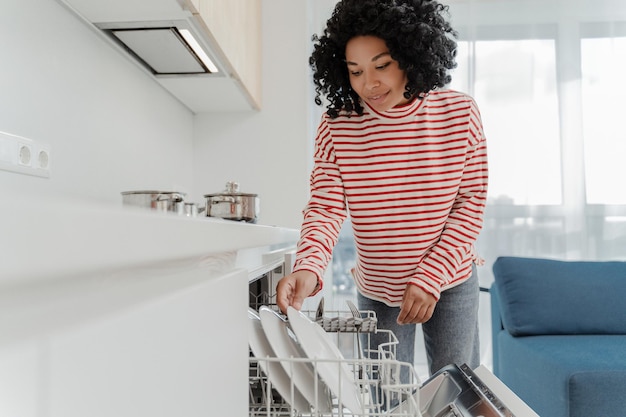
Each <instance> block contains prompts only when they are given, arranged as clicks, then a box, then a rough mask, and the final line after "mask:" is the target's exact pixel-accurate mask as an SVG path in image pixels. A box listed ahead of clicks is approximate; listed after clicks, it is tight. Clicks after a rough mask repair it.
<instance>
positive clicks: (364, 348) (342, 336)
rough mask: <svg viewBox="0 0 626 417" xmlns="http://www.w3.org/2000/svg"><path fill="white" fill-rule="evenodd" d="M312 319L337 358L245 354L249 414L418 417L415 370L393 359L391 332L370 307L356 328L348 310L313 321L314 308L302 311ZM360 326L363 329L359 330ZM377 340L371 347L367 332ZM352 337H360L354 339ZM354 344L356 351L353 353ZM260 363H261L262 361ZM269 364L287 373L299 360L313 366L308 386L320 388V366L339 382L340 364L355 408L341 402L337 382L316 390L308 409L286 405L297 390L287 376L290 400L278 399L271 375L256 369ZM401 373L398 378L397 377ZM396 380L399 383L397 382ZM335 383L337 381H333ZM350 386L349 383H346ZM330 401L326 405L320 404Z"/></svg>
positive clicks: (394, 341)
mask: <svg viewBox="0 0 626 417" xmlns="http://www.w3.org/2000/svg"><path fill="white" fill-rule="evenodd" d="M303 313H305V314H306V315H307V316H308V317H309V318H310V319H311V320H312V321H316V322H317V323H318V324H319V325H320V326H322V327H323V328H324V330H326V332H327V335H328V336H329V337H330V338H331V339H332V340H333V342H334V343H335V344H336V345H337V347H338V348H339V350H340V351H341V353H342V355H343V358H340V359H326V358H324V359H319V358H307V357H299V358H296V357H290V358H283V357H279V358H276V357H274V358H271V357H265V358H256V357H254V356H253V355H252V354H250V375H249V415H250V417H300V416H302V417H309V416H311V417H322V416H324V417H326V416H329V417H330V416H333V417H334V416H338V417H342V416H363V417H374V416H376V417H382V416H389V417H399V416H414V417H420V416H421V414H420V407H419V387H420V380H419V377H418V376H417V373H416V371H415V368H414V367H413V365H411V364H409V363H404V362H400V361H398V360H396V359H395V358H396V346H397V344H398V340H397V338H396V336H395V335H394V334H393V332H391V331H388V330H383V329H377V328H376V316H375V313H374V312H372V311H362V312H361V314H362V318H363V319H362V321H363V322H365V321H366V320H367V321H368V323H369V324H368V325H365V326H362V327H360V328H359V331H358V332H357V331H356V330H357V328H356V327H355V326H354V317H353V316H352V314H351V313H350V312H349V311H326V312H325V313H324V316H323V317H322V318H319V317H318V318H317V320H316V319H315V312H311V311H303ZM362 329H364V330H362ZM374 334H376V336H377V337H379V338H383V341H384V342H383V343H382V344H380V345H379V346H378V347H376V346H373V345H372V335H374ZM357 337H360V340H359V342H360V343H357ZM359 347H361V354H360V355H359ZM264 362H265V363H264ZM269 362H280V363H281V365H282V366H283V367H284V368H285V370H287V372H288V373H289V370H290V369H291V371H292V372H293V369H294V368H295V367H296V366H301V365H296V364H298V363H302V362H304V363H305V364H306V366H308V367H309V368H310V369H312V370H313V372H312V375H313V376H312V380H311V386H312V387H325V388H328V386H330V385H332V384H328V385H327V382H329V381H324V380H323V379H321V378H320V376H319V375H320V374H319V373H318V372H317V370H318V368H319V367H320V366H328V363H331V364H332V366H336V367H337V374H338V379H339V381H340V382H341V378H342V376H341V374H342V373H341V372H340V368H341V367H343V369H348V370H349V371H350V372H349V375H350V376H351V377H352V378H353V380H352V379H351V380H350V381H346V382H347V383H349V384H354V388H353V389H354V390H356V392H358V397H359V399H360V405H361V407H360V409H359V410H354V408H352V409H348V408H347V407H345V406H344V398H342V396H343V395H344V394H345V393H342V392H341V387H343V385H341V384H339V385H340V386H341V387H340V388H339V389H337V386H334V387H333V388H334V389H325V390H324V389H319V390H318V389H317V388H316V396H315V398H319V400H320V401H319V402H318V403H317V404H310V409H307V410H296V409H295V408H293V407H291V406H290V404H293V403H294V401H293V399H294V396H295V395H296V392H297V390H298V388H297V387H296V386H295V385H294V383H293V378H290V389H289V392H291V398H287V399H285V398H282V397H281V396H280V394H279V393H278V392H277V390H276V389H275V388H274V387H273V386H272V382H271V378H268V375H265V374H264V373H263V371H262V370H261V367H262V366H260V365H266V366H263V369H271V367H270V366H269ZM401 375H402V378H401ZM401 379H402V381H401ZM334 383H335V385H336V384H337V381H334ZM350 387H352V385H350ZM322 402H323V403H324V404H330V408H325V407H323V406H320V404H322Z"/></svg>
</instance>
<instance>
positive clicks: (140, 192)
mask: <svg viewBox="0 0 626 417" xmlns="http://www.w3.org/2000/svg"><path fill="white" fill-rule="evenodd" d="M132 194H178V195H186V194H185V193H181V192H178V191H158V190H140V191H122V195H132Z"/></svg>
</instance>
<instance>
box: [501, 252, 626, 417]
mask: <svg viewBox="0 0 626 417" xmlns="http://www.w3.org/2000/svg"><path fill="white" fill-rule="evenodd" d="M493 273H494V283H493V285H492V286H491V288H490V293H491V313H492V329H493V330H492V331H493V334H492V337H493V368H494V369H493V370H494V374H495V375H496V376H497V377H498V378H500V379H501V380H502V382H504V383H505V384H506V385H507V386H508V387H509V388H511V390H513V391H514V392H515V393H516V394H517V395H518V396H519V397H520V398H521V399H522V400H524V401H525V402H526V403H527V404H528V405H529V406H530V407H531V408H532V409H533V410H535V412H536V413H537V414H539V415H540V416H541V417H624V416H626V262H617V261H615V262H614V261H606V262H604V261H598V262H586V261H557V260H549V259H534V258H520V257H500V258H498V259H497V260H496V262H495V263H494V264H493Z"/></svg>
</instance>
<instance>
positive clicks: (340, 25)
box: [277, 0, 487, 373]
mask: <svg viewBox="0 0 626 417" xmlns="http://www.w3.org/2000/svg"><path fill="white" fill-rule="evenodd" d="M446 11H447V8H446V7H445V6H443V5H441V4H440V3H438V2H436V1H429V0H343V1H340V2H339V3H338V4H337V5H336V7H335V9H334V12H333V14H332V16H331V18H330V19H329V20H328V22H327V26H326V29H325V30H324V32H323V34H322V35H321V36H319V37H314V42H315V45H314V51H313V53H312V55H311V58H310V64H311V67H312V69H313V72H314V74H313V79H314V82H315V85H316V92H317V96H316V99H315V101H316V103H317V104H318V105H319V104H321V103H322V99H321V98H320V97H321V96H322V95H324V96H325V98H326V99H327V101H328V104H327V111H326V113H325V114H324V115H323V117H322V120H321V122H320V125H319V127H318V131H317V137H316V141H315V155H314V158H315V161H314V162H315V164H314V168H313V172H312V174H311V197H310V200H309V202H308V204H307V206H306V208H305V210H304V220H303V223H302V231H301V238H300V241H299V243H298V253H297V256H296V261H295V265H294V272H293V273H292V274H290V275H288V276H286V277H284V278H283V279H282V280H281V281H280V282H279V284H278V287H277V304H278V306H279V307H280V309H281V310H282V311H286V309H287V307H288V306H290V305H291V306H293V307H294V308H296V309H300V308H301V306H302V301H303V300H304V298H306V297H307V296H310V295H314V294H316V293H317V292H318V291H319V290H320V289H321V288H322V285H323V280H322V277H323V273H324V270H325V268H326V267H327V265H328V262H329V261H330V258H331V255H332V250H333V247H334V245H335V244H336V242H337V238H338V234H339V230H340V228H341V225H342V223H343V221H344V220H345V219H346V217H347V215H348V213H349V215H350V218H351V221H352V227H353V231H354V239H355V245H356V250H357V261H356V265H355V268H354V270H353V275H354V279H355V283H356V286H357V289H358V301H359V308H360V309H362V310H373V311H375V312H376V314H377V317H378V326H379V328H387V329H389V330H392V331H393V332H394V333H395V334H396V336H397V337H398V340H399V345H398V347H397V359H398V360H401V361H404V362H409V363H413V360H414V358H413V355H414V340H415V330H416V326H415V325H416V324H418V323H421V324H422V328H423V332H424V341H425V346H426V353H427V357H428V362H429V368H430V372H431V373H434V372H436V371H437V370H439V369H440V368H441V367H443V366H445V365H449V364H453V363H456V364H462V363H467V364H468V365H470V366H471V367H472V368H474V367H476V366H478V365H479V361H480V359H479V338H478V317H477V316H478V294H479V286H478V278H477V276H476V272H475V267H474V262H475V260H476V253H475V250H474V242H475V240H476V238H477V236H478V234H479V231H480V229H481V227H482V216H483V210H484V206H485V201H486V193H487V153H486V144H485V139H484V135H483V130H482V124H481V120H480V115H479V111H478V108H477V106H476V104H475V102H474V100H473V99H472V98H471V97H469V96H467V95H465V94H462V93H459V92H456V91H451V90H445V89H442V88H443V87H444V86H445V85H446V84H447V83H449V81H450V75H449V70H450V69H452V68H454V67H455V65H456V64H455V61H454V57H455V53H456V42H455V41H454V31H453V30H452V28H451V26H450V25H449V23H448V22H447V21H446V20H445V18H444V14H445V12H446Z"/></svg>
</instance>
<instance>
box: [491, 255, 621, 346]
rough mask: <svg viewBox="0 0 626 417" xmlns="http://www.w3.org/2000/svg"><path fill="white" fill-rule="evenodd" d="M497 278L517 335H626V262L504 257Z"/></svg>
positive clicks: (505, 314) (509, 326)
mask: <svg viewBox="0 0 626 417" xmlns="http://www.w3.org/2000/svg"><path fill="white" fill-rule="evenodd" d="M493 273H494V278H495V281H494V285H495V286H496V288H497V290H498V295H499V298H500V309H501V311H500V312H501V315H502V324H503V326H504V328H505V329H506V330H507V331H508V332H509V333H511V334H512V335H513V336H524V335H548V334H553V335H556V334H561V335H563V334H626V262H618V261H603V262H601V261H596V262H592V261H557V260H550V259H537V258H518V257H500V258H498V259H497V260H496V262H495V263H494V264H493Z"/></svg>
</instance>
